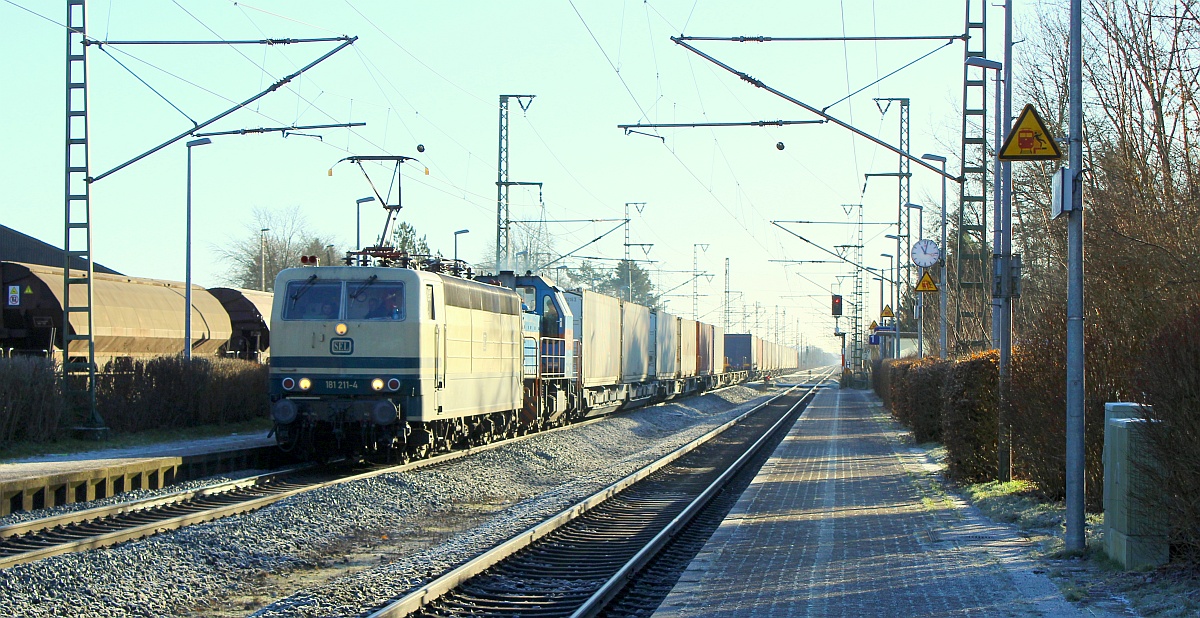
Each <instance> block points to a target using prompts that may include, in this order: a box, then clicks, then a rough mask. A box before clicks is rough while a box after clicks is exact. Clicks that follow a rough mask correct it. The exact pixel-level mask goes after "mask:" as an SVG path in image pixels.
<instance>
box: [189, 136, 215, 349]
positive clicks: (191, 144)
mask: <svg viewBox="0 0 1200 618" xmlns="http://www.w3.org/2000/svg"><path fill="white" fill-rule="evenodd" d="M211 143H212V140H211V139H208V138H207V137H202V138H200V139H194V140H192V141H190V142H188V143H187V243H186V245H187V249H186V251H187V257H186V258H185V260H184V261H185V265H184V270H185V273H184V284H183V285H184V288H185V289H184V291H183V304H184V307H183V357H184V358H186V359H187V360H192V148H193V147H195V146H203V145H205V144H211Z"/></svg>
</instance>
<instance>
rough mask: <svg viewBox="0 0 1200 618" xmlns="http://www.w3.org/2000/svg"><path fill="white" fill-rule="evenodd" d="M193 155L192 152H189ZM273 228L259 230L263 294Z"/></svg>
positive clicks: (260, 276)
mask: <svg viewBox="0 0 1200 618" xmlns="http://www.w3.org/2000/svg"><path fill="white" fill-rule="evenodd" d="M188 152H189V153H191V150H188ZM269 231H271V228H269V227H264V228H263V229H261V230H259V237H258V289H259V291H261V292H266V291H267V232H269Z"/></svg>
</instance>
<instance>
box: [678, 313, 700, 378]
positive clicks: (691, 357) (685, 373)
mask: <svg viewBox="0 0 1200 618" xmlns="http://www.w3.org/2000/svg"><path fill="white" fill-rule="evenodd" d="M697 339H698V332H697V328H696V321H695V320H689V319H687V318H679V377H681V378H694V377H696V358H697V354H696V353H697V351H698V350H697V349H696V341H697Z"/></svg>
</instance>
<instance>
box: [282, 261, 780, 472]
mask: <svg viewBox="0 0 1200 618" xmlns="http://www.w3.org/2000/svg"><path fill="white" fill-rule="evenodd" d="M366 257H369V258H370V260H369V261H368V260H367V259H364V256H361V255H360V256H352V258H348V259H347V262H348V263H350V262H352V260H353V261H355V262H357V264H356V265H346V266H322V267H316V266H309V267H305V266H302V267H298V268H289V269H286V270H284V271H282V272H280V273H279V276H278V278H277V279H276V282H275V291H276V293H275V302H274V306H273V308H272V314H271V324H272V357H271V367H270V393H271V400H272V407H271V414H272V416H273V418H274V421H275V424H274V434H275V436H276V440H277V442H278V444H279V445H280V447H281V448H283V449H284V450H287V451H291V452H294V453H296V454H297V456H298V457H300V458H302V459H329V458H334V457H351V458H359V457H362V458H368V459H387V460H393V461H394V460H406V459H409V458H420V457H424V456H427V455H429V454H430V453H432V452H436V451H444V450H448V449H450V448H454V447H458V446H462V445H480V444H485V443H488V442H490V441H492V440H496V439H501V438H506V437H511V436H515V435H519V434H523V433H527V432H533V431H538V430H541V429H545V428H547V427H553V426H559V425H563V424H566V423H570V422H573V421H577V420H580V419H583V418H588V417H591V416H595V415H599V414H605V413H608V412H612V411H615V410H621V409H628V408H633V407H637V406H643V405H647V404H652V403H657V402H661V401H666V400H668V399H671V398H673V397H679V396H682V395H688V394H692V393H698V392H701V391H704V390H707V389H711V388H716V387H720V386H724V385H728V384H733V383H736V382H741V381H746V380H750V379H756V378H760V377H763V376H768V375H773V374H778V373H780V372H784V371H788V370H791V369H795V368H797V367H798V364H799V357H798V353H797V351H796V350H795V349H794V348H788V347H784V346H781V345H778V344H775V343H772V342H769V341H764V340H762V339H760V338H758V337H755V336H753V335H748V334H725V333H724V332H723V331H722V329H720V328H718V327H715V326H713V325H710V324H705V323H703V322H697V321H694V320H690V319H687V318H682V317H678V316H674V315H671V314H669V313H667V312H665V311H662V310H658V309H651V308H648V307H643V306H641V305H638V304H635V303H631V302H627V301H623V300H620V299H617V298H612V297H609V296H605V295H603V294H598V293H595V292H592V291H589V290H563V289H560V288H558V287H556V286H554V285H552V284H551V283H550V282H548V281H547V280H546V279H544V278H543V277H541V276H538V275H534V274H531V273H528V272H527V273H525V274H524V275H517V274H515V273H512V272H501V273H500V274H499V275H494V276H493V275H488V276H481V277H476V278H471V277H469V276H461V275H462V274H463V273H464V271H466V269H465V268H464V267H463V264H462V263H460V262H446V261H443V260H440V259H436V258H431V259H415V258H410V257H409V256H408V255H407V254H406V253H404V252H399V251H388V250H383V249H382V248H376V249H374V250H372V252H371V254H370V255H369V256H366Z"/></svg>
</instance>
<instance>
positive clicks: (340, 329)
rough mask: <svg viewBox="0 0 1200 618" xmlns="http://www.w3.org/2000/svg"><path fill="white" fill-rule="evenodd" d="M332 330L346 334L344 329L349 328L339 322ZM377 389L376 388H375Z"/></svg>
mask: <svg viewBox="0 0 1200 618" xmlns="http://www.w3.org/2000/svg"><path fill="white" fill-rule="evenodd" d="M333 330H334V332H336V333H337V334H339V335H345V334H346V331H347V330H349V329H348V328H346V325H345V324H340V323H339V324H338V325H337V326H335V327H333ZM377 390H378V389H377Z"/></svg>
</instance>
